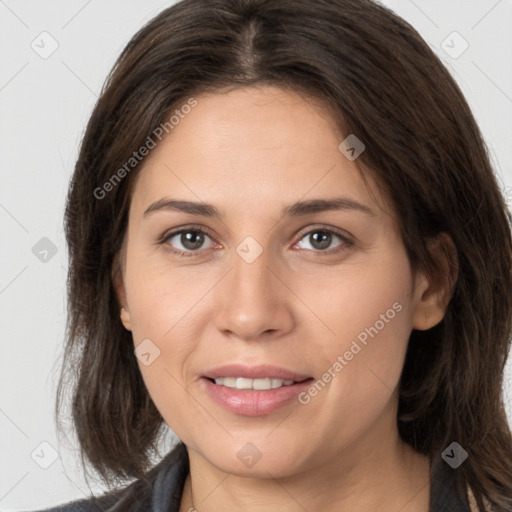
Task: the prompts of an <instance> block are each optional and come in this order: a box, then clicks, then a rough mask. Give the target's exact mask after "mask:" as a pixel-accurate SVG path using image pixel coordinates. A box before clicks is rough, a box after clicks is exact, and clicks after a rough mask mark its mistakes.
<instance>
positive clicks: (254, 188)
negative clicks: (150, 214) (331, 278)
mask: <svg viewBox="0 0 512 512" xmlns="http://www.w3.org/2000/svg"><path fill="white" fill-rule="evenodd" d="M195 100H196V101H197V105H196V106H195V107H194V108H193V109H190V110H188V109H187V111H188V113H187V114H183V115H182V116H180V119H179V122H178V123H177V124H176V125H175V126H174V127H173V129H172V131H170V133H169V134H168V135H167V136H166V137H164V138H163V140H162V141H161V142H159V143H158V145H157V146H156V148H155V149H153V150H152V152H151V154H150V155H149V156H148V157H147V159H146V161H145V162H144V164H143V167H142V170H141V172H140V175H139V177H138V179H137V183H136V186H135V190H134V197H133V202H135V203H140V205H139V206H140V207H141V208H142V207H143V206H144V204H147V203H148V202H151V201H155V200H157V199H159V198H160V197H161V196H163V195H165V194H167V195H172V196H180V197H181V198H187V199H192V200H195V201H197V200H204V201H206V202H209V203H214V204H219V205H222V204H225V205H226V208H227V207H228V205H229V204H232V205H233V206H237V207H238V210H240V209H241V208H243V209H249V210H251V211H253V212H254V213H256V212H258V211H260V210H261V209H262V205H265V207H266V208H267V209H268V208H270V207H271V205H272V203H275V202H276V201H277V200H278V201H279V204H282V203H286V204H291V203H292V202H295V201H297V200H298V199H301V198H304V199H309V198H317V197H334V196H338V195H340V194H342V195H344V196H348V197H352V198H354V199H357V200H359V201H364V202H366V203H368V204H370V203H371V204H374V205H375V204H377V203H376V199H377V200H378V204H379V206H380V207H382V205H383V204H384V198H383V196H382V195H380V194H379V191H378V189H377V188H376V186H375V184H374V183H373V182H372V180H371V178H368V182H369V184H370V186H371V189H372V192H373V193H376V195H377V197H374V195H373V194H371V193H370V191H369V190H368V188H367V185H366V184H365V182H364V180H363V179H362V177H361V175H360V172H359V169H358V166H357V163H356V162H353V161H350V160H348V159H347V158H346V157H345V156H344V154H342V153H341V152H340V150H339V145H340V143H341V142H342V140H343V139H344V138H345V137H344V136H343V135H342V134H341V133H340V130H339V129H338V126H337V123H336V120H335V119H334V117H332V116H330V115H329V112H328V109H327V108H326V106H325V105H322V104H320V103H319V102H318V100H313V99H309V98H305V97H304V96H301V95H300V94H298V93H296V92H293V91H290V90H283V89H279V88H275V87H271V86H264V87H257V88H256V87H250V88H241V89H237V90H233V91H229V92H225V93H215V94H205V95H199V96H197V97H195ZM134 206H137V205H134ZM221 209H222V206H221Z"/></svg>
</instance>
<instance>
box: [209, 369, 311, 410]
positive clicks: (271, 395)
mask: <svg viewBox="0 0 512 512" xmlns="http://www.w3.org/2000/svg"><path fill="white" fill-rule="evenodd" d="M201 381H202V382H203V385H204V386H205V388H206V391H207V392H208V393H209V394H210V396H211V397H212V398H213V400H214V401H215V402H216V403H218V404H219V405H220V406H222V407H223V408H224V409H226V410H228V411H229V412H232V413H234V414H240V415H242V416H264V415H266V414H272V413H273V412H275V411H277V410H278V409H280V408H281V407H283V406H284V405H286V404H287V403H289V402H290V401H291V400H293V399H294V398H297V396H298V395H299V394H300V393H301V392H302V391H304V390H305V389H307V388H308V387H309V386H310V385H311V381H312V379H308V380H305V381H303V382H298V383H296V384H291V385H289V386H281V387H280V388H275V389H268V390H253V389H234V388H228V387H227V386H219V385H217V384H215V383H214V382H211V381H210V380H208V379H206V378H202V379H201ZM297 403H298V401H297Z"/></svg>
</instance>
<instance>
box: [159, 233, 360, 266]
mask: <svg viewBox="0 0 512 512" xmlns="http://www.w3.org/2000/svg"><path fill="white" fill-rule="evenodd" d="M182 233H201V234H204V235H206V236H208V237H209V238H212V237H211V236H210V235H209V234H208V232H207V231H205V230H204V229H202V228H199V227H195V226H189V227H185V228H180V229H178V230H176V231H172V232H170V233H167V232H166V233H164V235H163V236H162V237H161V239H160V240H159V242H158V243H159V244H160V245H166V244H167V247H166V250H168V251H170V252H172V253H173V254H174V255H175V256H177V257H178V258H191V257H192V258H193V257H196V256H198V255H199V253H200V252H202V250H204V249H198V250H196V251H192V250H189V251H182V250H180V249H174V248H173V247H172V246H170V245H169V244H168V242H169V240H170V239H171V238H173V237H174V236H176V235H180V234H182ZM312 233H324V234H331V235H335V236H337V237H339V238H340V239H341V241H342V243H341V244H340V246H338V247H337V248H335V249H334V250H332V249H331V250H313V249H302V250H305V251H309V252H314V253H318V255H319V256H320V257H322V256H332V255H334V254H338V253H339V252H341V251H344V250H347V249H349V248H350V247H352V246H353V245H354V242H353V241H352V240H350V239H349V238H348V236H347V235H346V234H344V233H343V232H341V231H338V230H335V229H332V228H314V229H311V230H309V231H306V232H305V233H303V234H301V236H300V238H299V242H300V241H301V240H302V239H303V238H305V237H306V236H308V235H311V234H312ZM294 245H295V244H294Z"/></svg>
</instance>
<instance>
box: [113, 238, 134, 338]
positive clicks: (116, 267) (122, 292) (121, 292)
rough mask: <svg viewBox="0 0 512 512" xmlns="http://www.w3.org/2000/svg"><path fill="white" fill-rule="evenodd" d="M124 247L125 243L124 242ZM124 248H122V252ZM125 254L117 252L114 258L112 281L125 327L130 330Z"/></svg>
mask: <svg viewBox="0 0 512 512" xmlns="http://www.w3.org/2000/svg"><path fill="white" fill-rule="evenodd" d="M123 248H124V244H123ZM122 252H123V249H121V253H122ZM123 268H124V256H123V254H117V255H116V256H115V258H114V262H113V265H112V282H113V284H114V289H115V292H116V295H117V300H118V302H119V304H120V308H121V310H120V317H121V322H122V323H123V325H124V328H125V329H126V330H128V331H131V330H132V324H131V320H130V311H129V309H128V304H127V301H126V289H125V286H124V271H123Z"/></svg>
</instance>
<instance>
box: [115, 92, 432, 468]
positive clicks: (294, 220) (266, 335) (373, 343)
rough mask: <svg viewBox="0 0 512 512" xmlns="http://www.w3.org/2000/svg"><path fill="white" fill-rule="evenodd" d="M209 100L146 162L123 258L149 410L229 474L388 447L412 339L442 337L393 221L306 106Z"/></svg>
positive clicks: (329, 124) (270, 96)
mask: <svg viewBox="0 0 512 512" xmlns="http://www.w3.org/2000/svg"><path fill="white" fill-rule="evenodd" d="M196 100H197V105H196V106H195V107H194V108H192V109H190V111H189V113H188V114H186V115H182V116H181V117H180V120H179V123H178V124H176V125H175V126H174V128H173V129H172V131H171V132H170V135H169V136H168V137H166V138H164V139H163V140H162V142H160V143H159V144H158V145H157V147H156V148H155V149H153V150H151V154H150V155H149V156H148V157H147V158H146V161H145V162H144V167H143V170H142V171H141V174H140V176H139V177H138V180H137V182H136V186H135V188H134V193H133V199H132V203H131V208H130V214H129V226H128V232H127V238H126V239H125V247H124V248H123V284H122V286H120V288H119V294H120V300H121V302H122V305H123V306H124V307H125V309H126V311H125V312H124V314H123V317H122V318H123V322H124V324H125V326H126V327H127V328H129V329H131V330H132V333H133V339H134V344H135V347H136V348H137V355H138V357H139V366H140V370H141V372H142V375H143V378H144V381H145V383H146V386H147V388H148V390H149V393H150V395H151V397H152V399H153V401H154V403H155V404H156V406H157V407H158V409H159V410H160V412H161V414H162V416H163V417H164V419H165V421H166V422H167V424H168V425H169V426H170V427H171V429H172V430H173V431H174V432H175V433H176V434H177V435H178V436H179V437H180V438H181V439H182V440H183V441H184V442H185V444H186V445H187V446H188V448H189V450H192V451H193V452H194V453H196V454H199V455H201V456H202V457H203V459H204V460H205V461H207V462H208V463H210V464H212V465H213V466H215V467H216V468H218V469H220V470H222V471H226V472H230V473H235V474H240V475H267V474H268V473H270V474H272V475H273V476H276V477H277V476H286V475H291V474H294V473H298V472H301V471H304V470H306V469H311V468H315V467H318V466H320V465H322V464H325V463H329V462H333V463H334V462H336V463H337V467H338V468H339V467H340V463H341V461H342V460H343V461H346V462H347V464H348V463H350V461H351V457H352V456H353V457H356V456H360V454H361V449H365V448H366V449H368V450H379V449H380V447H381V446H382V445H383V443H384V442H388V441H390V440H392V441H395V440H396V406H397V398H396V390H397V384H398V381H399V378H400V373H401V370H402V366H403V362H404V356H405V351H406V347H407V341H408V338H409V334H410V332H411V330H412V328H413V327H416V328H426V327H429V326H427V325H425V324H424V317H425V316H426V317H428V318H430V319H431V323H432V324H435V323H436V319H435V314H433V313H432V311H430V313H425V308H426V305H425V303H424V302H425V301H424V297H423V296H424V295H425V294H424V292H425V290H426V287H427V284H426V280H425V279H423V278H422V279H420V277H417V276H416V277H415V276H414V275H413V273H412V272H411V268H410V264H409V261H408V258H407V255H406V251H405V249H404V244H403V242H402V240H401V238H400V235H399V232H398V228H397V222H396V218H395V217H394V215H393V214H392V213H391V211H390V210H389V208H386V207H385V204H386V201H385V198H384V197H383V196H382V194H381V193H380V191H379V189H378V187H377V185H376V184H375V182H374V181H372V180H371V179H370V180H369V183H370V186H371V189H372V190H373V192H374V194H372V193H371V191H369V190H368V188H367V187H366V186H365V183H364V182H363V180H362V178H361V176H360V174H359V173H358V170H357V168H356V163H355V162H354V161H350V160H349V159H348V158H347V156H346V155H349V156H352V152H351V151H348V152H346V151H345V153H343V152H342V151H340V149H339V146H340V143H341V142H342V140H343V139H344V138H345V137H341V136H340V135H339V134H338V133H337V130H336V129H335V127H334V124H333V121H332V120H331V119H330V118H328V117H327V116H326V115H322V114H321V113H320V111H319V110H318V109H317V108H315V107H314V106H313V105H312V103H310V102H307V101H306V100H305V99H303V98H302V97H301V96H299V95H297V94H295V93H292V92H289V91H285V90H282V89H277V88H273V87H269V86H265V87H262V88H245V89H239V90H236V91H231V92H229V93H225V94H208V95H204V96H198V97H196ZM186 110H187V111H188V110H189V109H186ZM363 142H364V141H363ZM355 155H357V153H356V154H355ZM171 201H177V202H179V203H175V205H174V206H173V205H172V204H171ZM180 231H182V232H183V233H179V232H180ZM223 377H225V379H224V380H222V378H223ZM216 378H217V381H215V379H216ZM219 379H220V380H219ZM290 381H293V384H290ZM235 386H236V387H235ZM238 388H240V389H238ZM268 388H270V389H268ZM356 453H357V454H359V455H356Z"/></svg>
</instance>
